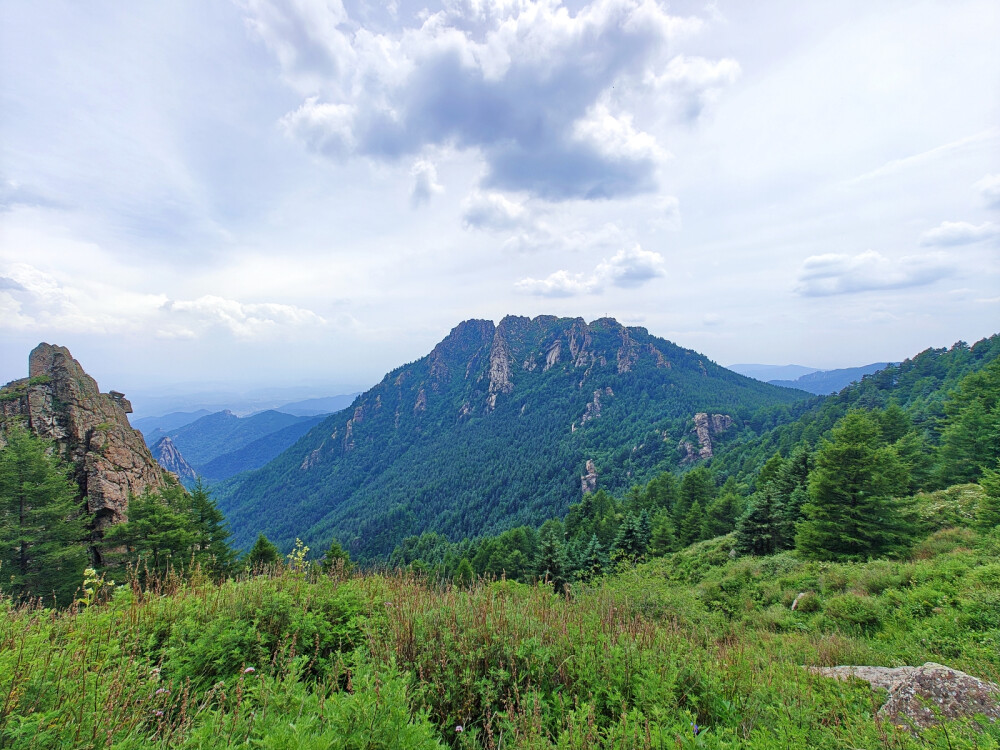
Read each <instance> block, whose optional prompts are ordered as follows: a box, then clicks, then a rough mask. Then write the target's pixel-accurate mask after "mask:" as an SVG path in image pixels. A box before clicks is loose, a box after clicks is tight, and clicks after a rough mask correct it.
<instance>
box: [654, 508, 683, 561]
mask: <svg viewBox="0 0 1000 750" xmlns="http://www.w3.org/2000/svg"><path fill="white" fill-rule="evenodd" d="M649 547H650V554H652V555H653V556H654V557H662V556H663V555H666V554H667V553H669V552H673V551H674V550H675V549H677V534H676V533H675V531H674V522H673V520H671V517H670V513H669V512H668V511H667V510H661V511H660V512H659V513H657V514H656V516H654V518H653V534H652V539H651V541H650V544H649Z"/></svg>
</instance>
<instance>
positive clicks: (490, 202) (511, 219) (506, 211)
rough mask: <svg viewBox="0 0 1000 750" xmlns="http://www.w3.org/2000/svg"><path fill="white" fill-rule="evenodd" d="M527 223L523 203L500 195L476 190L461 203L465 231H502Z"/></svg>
mask: <svg viewBox="0 0 1000 750" xmlns="http://www.w3.org/2000/svg"><path fill="white" fill-rule="evenodd" d="M529 223H531V217H530V215H529V213H528V209H527V208H526V207H525V205H524V203H523V202H521V201H516V200H511V199H509V198H507V197H506V196H505V195H503V194H502V193H493V192H485V193H483V192H480V191H478V190H477V191H475V192H473V193H472V194H471V195H469V196H468V197H467V198H466V199H465V200H464V201H462V224H463V225H464V226H465V228H466V229H486V230H489V231H504V230H509V229H516V228H517V227H523V226H526V225H528V224H529Z"/></svg>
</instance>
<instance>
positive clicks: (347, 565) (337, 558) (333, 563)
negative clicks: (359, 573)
mask: <svg viewBox="0 0 1000 750" xmlns="http://www.w3.org/2000/svg"><path fill="white" fill-rule="evenodd" d="M321 567H322V569H323V572H324V573H331V572H333V571H340V572H342V573H349V572H351V568H353V567H354V565H353V563H352V562H351V555H350V553H348V551H347V550H345V549H344V548H343V547H341V546H340V542H338V541H337V540H336V539H331V540H330V546H329V547H327V549H326V552H325V553H324V555H323V563H322V566H321Z"/></svg>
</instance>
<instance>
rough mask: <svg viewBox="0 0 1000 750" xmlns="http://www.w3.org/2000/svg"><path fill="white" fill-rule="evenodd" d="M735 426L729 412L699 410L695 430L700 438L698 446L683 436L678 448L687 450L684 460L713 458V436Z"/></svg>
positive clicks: (698, 438)
mask: <svg viewBox="0 0 1000 750" xmlns="http://www.w3.org/2000/svg"><path fill="white" fill-rule="evenodd" d="M732 426H733V418H732V417H731V416H729V415H728V414H706V413H705V412H698V413H697V414H695V415H694V430H692V432H694V434H695V437H696V438H697V440H698V448H697V450H695V447H694V446H693V445H692V444H691V441H689V440H688V439H687V438H682V439H681V441H680V443H679V444H678V446H677V447H678V448H680V449H681V450H683V451H684V452H685V454H686V455H685V456H684V459H683V460H684V461H696V460H698V459H699V458H711V457H712V456H713V455H714V454H713V452H712V438H713V437H715V436H717V435H720V434H722V433H723V432H725V431H726V430H728V429H729V428H730V427H732Z"/></svg>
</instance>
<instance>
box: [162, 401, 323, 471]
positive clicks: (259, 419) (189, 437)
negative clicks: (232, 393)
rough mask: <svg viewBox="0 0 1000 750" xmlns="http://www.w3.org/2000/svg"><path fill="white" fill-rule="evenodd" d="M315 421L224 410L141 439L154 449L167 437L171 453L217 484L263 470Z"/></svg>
mask: <svg viewBox="0 0 1000 750" xmlns="http://www.w3.org/2000/svg"><path fill="white" fill-rule="evenodd" d="M317 421H319V420H318V419H317V418H316V417H297V416H294V415H292V414H285V413H283V412H280V411H274V410H273V409H272V410H268V411H262V412H259V413H257V414H253V415H251V416H249V417H238V416H236V415H235V414H233V413H232V412H231V411H228V410H225V411H219V412H215V413H214V414H208V415H206V416H204V417H201V418H200V419H197V420H195V421H194V422H191V423H190V424H187V425H184V426H183V427H179V428H177V429H175V430H170V431H167V432H165V431H163V430H160V429H157V430H153V431H152V432H150V433H148V434H147V435H146V436H145V438H146V442H147V444H150V445H158V444H159V442H160V441H161V440H162V439H163V438H164V437H169V438H170V440H171V449H172V450H174V451H176V452H179V453H180V454H181V455H182V456H183V458H184V460H185V462H186V463H188V464H190V466H192V467H193V468H194V469H195V471H196V472H197V473H198V474H200V475H202V476H204V477H205V478H206V479H216V480H217V479H225V478H227V477H230V476H232V475H233V474H237V473H239V472H241V471H246V470H248V469H255V468H257V467H259V466H263V465H264V464H266V463H267V462H268V461H270V460H271V459H272V458H274V457H275V456H277V455H278V454H279V453H281V452H282V451H283V450H285V449H286V448H288V447H289V446H290V445H291V444H292V443H294V442H295V441H296V440H297V439H298V438H300V437H301V436H302V435H304V434H305V433H306V432H307V431H308V430H309V428H310V427H312V426H314V425H315V424H316V423H317ZM251 446H253V447H251Z"/></svg>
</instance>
